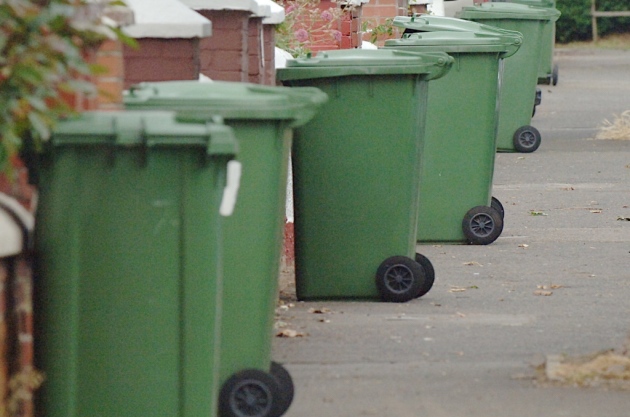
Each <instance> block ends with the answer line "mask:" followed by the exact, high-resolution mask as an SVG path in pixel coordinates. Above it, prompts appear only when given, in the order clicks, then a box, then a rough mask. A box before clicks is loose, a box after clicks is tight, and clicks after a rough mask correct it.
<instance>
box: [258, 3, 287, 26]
mask: <svg viewBox="0 0 630 417" xmlns="http://www.w3.org/2000/svg"><path fill="white" fill-rule="evenodd" d="M256 1H257V2H258V4H260V5H263V6H269V15H268V16H265V18H264V19H263V21H262V22H263V25H277V24H280V23H282V22H284V7H282V6H280V5H279V4H278V3H276V2H274V1H273V0H256Z"/></svg>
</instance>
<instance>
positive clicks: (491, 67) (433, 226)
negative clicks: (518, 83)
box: [385, 17, 522, 245]
mask: <svg viewBox="0 0 630 417" xmlns="http://www.w3.org/2000/svg"><path fill="white" fill-rule="evenodd" d="M441 19H445V18H440V17H429V18H426V19H422V18H421V19H414V22H409V25H412V24H413V25H414V27H419V28H421V27H422V24H423V23H424V24H426V25H429V26H431V27H432V28H433V30H435V28H436V26H438V25H439V21H440V20H441ZM459 22H461V23H462V26H465V27H468V28H470V29H476V30H474V31H437V32H420V33H411V34H408V35H405V37H404V38H402V39H392V40H388V41H386V42H385V48H395V49H400V50H404V51H417V52H436V51H441V52H446V53H448V54H449V55H450V56H452V57H453V58H454V59H455V62H454V64H453V68H452V69H451V71H449V73H448V74H446V75H445V76H444V77H442V78H440V79H438V80H435V81H433V82H432V83H431V84H430V87H429V96H428V105H427V121H426V132H425V140H424V152H423V155H422V174H421V180H420V203H419V204H420V208H419V215H418V234H417V240H418V241H419V242H447V243H448V242H450V243H472V244H481V245H487V244H490V243H492V242H494V241H495V240H496V239H497V238H498V237H499V235H500V234H501V232H502V230H503V215H502V212H503V210H501V209H500V208H499V207H500V204H501V203H500V202H499V201H498V200H497V199H495V198H493V197H492V177H493V173H494V161H495V155H496V126H497V120H498V108H497V107H498V106H497V97H498V94H497V93H498V85H499V82H498V80H500V77H501V71H500V70H501V67H502V60H503V59H504V58H507V57H510V56H512V55H513V54H514V53H516V52H517V51H518V49H519V47H520V45H521V43H522V36H521V34H520V33H517V32H508V31H505V30H502V29H496V28H493V27H491V26H486V25H481V24H478V23H475V22H469V21H465V20H460V19H447V21H446V23H447V24H453V25H455V24H457V23H459ZM432 23H433V24H432ZM471 26H472V27H471ZM474 26H476V28H475V27H474ZM462 97H465V99H464V100H462Z"/></svg>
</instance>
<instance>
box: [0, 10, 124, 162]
mask: <svg viewBox="0 0 630 417" xmlns="http://www.w3.org/2000/svg"><path fill="white" fill-rule="evenodd" d="M117 3H118V2H117ZM90 7H91V8H90ZM90 7H88V6H87V5H86V2H85V0H1V1H0V171H1V170H6V169H9V165H10V164H8V163H7V162H8V161H9V160H10V158H12V157H13V156H14V155H16V154H17V153H18V152H19V150H20V149H21V147H22V145H23V142H24V141H25V138H32V142H33V143H32V145H33V146H34V147H35V148H36V149H39V148H41V146H42V142H44V141H46V140H47V139H48V138H49V137H50V131H51V128H52V127H53V125H54V123H55V121H56V119H57V118H58V117H59V116H60V115H62V114H67V113H69V112H70V111H71V109H69V108H67V105H65V104H64V102H63V100H62V99H61V97H60V93H61V92H67V93H74V92H78V91H83V92H86V93H93V92H94V89H95V87H94V85H92V84H90V83H88V82H82V81H79V79H80V77H81V76H82V75H88V74H91V73H92V71H93V70H94V68H92V67H90V66H89V65H88V64H87V63H86V62H85V61H84V59H83V55H82V52H83V51H84V50H87V49H88V48H90V47H94V46H96V45H98V44H99V43H100V42H102V40H104V39H105V35H104V34H103V33H104V31H103V29H105V27H104V26H103V25H102V24H101V23H100V18H99V17H98V14H99V13H94V7H95V6H90Z"/></svg>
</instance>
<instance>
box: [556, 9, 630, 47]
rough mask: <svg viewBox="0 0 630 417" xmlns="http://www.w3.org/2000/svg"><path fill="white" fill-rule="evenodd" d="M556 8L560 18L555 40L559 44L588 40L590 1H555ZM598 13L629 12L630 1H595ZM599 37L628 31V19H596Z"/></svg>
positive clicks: (629, 20) (629, 25) (629, 26)
mask: <svg viewBox="0 0 630 417" xmlns="http://www.w3.org/2000/svg"><path fill="white" fill-rule="evenodd" d="M556 8H558V10H560V12H562V16H560V19H559V20H558V22H557V23H556V40H557V41H558V42H560V43H566V42H571V41H583V40H590V39H591V38H592V27H591V0H557V2H556ZM597 10H599V11H619V10H630V0H597ZM597 26H598V29H599V34H600V36H605V35H608V34H613V33H624V32H629V31H630V18H627V17H605V18H599V19H597Z"/></svg>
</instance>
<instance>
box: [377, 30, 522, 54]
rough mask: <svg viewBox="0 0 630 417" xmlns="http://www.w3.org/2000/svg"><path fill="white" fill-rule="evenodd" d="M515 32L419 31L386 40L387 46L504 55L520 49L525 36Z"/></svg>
mask: <svg viewBox="0 0 630 417" xmlns="http://www.w3.org/2000/svg"><path fill="white" fill-rule="evenodd" d="M514 34H516V35H513V34H497V35H495V36H493V35H484V34H478V33H473V32H418V33H412V34H409V35H407V36H405V37H404V38H402V39H390V40H387V41H385V47H386V48H405V47H414V48H418V49H413V50H414V51H415V50H420V51H441V52H446V53H484V52H486V53H497V52H498V53H501V54H503V57H507V56H511V55H513V54H515V53H516V51H518V49H519V48H520V46H521V44H522V43H523V38H522V37H521V36H520V34H518V32H514Z"/></svg>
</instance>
